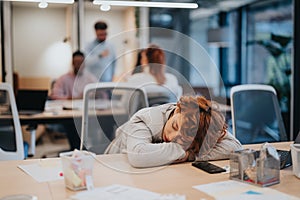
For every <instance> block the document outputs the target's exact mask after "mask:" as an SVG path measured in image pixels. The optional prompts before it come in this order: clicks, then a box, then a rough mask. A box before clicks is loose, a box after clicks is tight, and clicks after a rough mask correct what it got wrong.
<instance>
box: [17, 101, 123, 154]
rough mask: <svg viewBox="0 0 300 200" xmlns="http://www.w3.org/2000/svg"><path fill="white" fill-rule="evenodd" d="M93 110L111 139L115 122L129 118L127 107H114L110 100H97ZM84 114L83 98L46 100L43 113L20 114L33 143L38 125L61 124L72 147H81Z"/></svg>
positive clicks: (31, 147)
mask: <svg viewBox="0 0 300 200" xmlns="http://www.w3.org/2000/svg"><path fill="white" fill-rule="evenodd" d="M115 103H116V102H115ZM91 112H92V114H91V116H97V119H98V122H99V123H100V126H101V128H102V130H103V132H104V133H105V134H106V136H107V137H108V138H110V139H111V138H113V137H114V128H115V124H116V123H118V124H121V123H124V122H125V121H126V120H127V113H126V111H125V109H122V108H120V107H118V108H117V109H115V108H112V107H111V102H110V101H101V102H99V103H98V102H97V105H96V110H92V111H91ZM82 116H83V100H50V101H47V102H46V106H45V111H44V112H43V113H38V114H34V115H19V118H20V122H21V124H22V125H28V128H27V129H28V130H29V131H30V133H31V143H34V142H35V129H36V127H37V125H40V124H47V125H49V124H61V125H63V127H64V129H65V131H66V133H67V135H68V139H69V143H70V146H71V149H75V148H77V149H79V145H80V138H79V134H80V133H81V123H82ZM78 133H79V134H78ZM29 154H30V155H34V154H35V146H30V151H29Z"/></svg>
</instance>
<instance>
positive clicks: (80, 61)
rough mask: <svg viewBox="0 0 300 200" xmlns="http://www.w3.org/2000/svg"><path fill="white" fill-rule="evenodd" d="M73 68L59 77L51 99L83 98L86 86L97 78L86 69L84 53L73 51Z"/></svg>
mask: <svg viewBox="0 0 300 200" xmlns="http://www.w3.org/2000/svg"><path fill="white" fill-rule="evenodd" d="M72 58H73V61H72V64H73V70H72V71H70V72H68V73H67V74H64V75H62V76H61V77H59V78H58V79H57V80H56V81H55V83H54V85H53V89H52V93H51V95H50V97H51V99H82V98H83V91H84V87H85V86H86V85H87V84H89V83H96V82H97V79H96V77H94V76H93V75H92V74H90V73H89V72H87V71H86V70H85V69H84V67H85V66H84V54H83V53H82V52H80V51H76V52H74V53H73V57H72Z"/></svg>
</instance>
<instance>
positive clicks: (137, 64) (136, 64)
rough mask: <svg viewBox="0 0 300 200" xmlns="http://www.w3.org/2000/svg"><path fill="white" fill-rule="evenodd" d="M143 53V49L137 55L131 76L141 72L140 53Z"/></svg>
mask: <svg viewBox="0 0 300 200" xmlns="http://www.w3.org/2000/svg"><path fill="white" fill-rule="evenodd" d="M144 51H145V49H141V50H140V51H139V52H138V54H137V59H136V63H135V66H134V69H133V71H132V74H136V73H141V72H143V67H142V66H141V60H142V53H143V52H144Z"/></svg>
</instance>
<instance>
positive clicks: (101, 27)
mask: <svg viewBox="0 0 300 200" xmlns="http://www.w3.org/2000/svg"><path fill="white" fill-rule="evenodd" d="M94 28H95V30H106V29H107V24H106V23H105V22H103V21H98V22H96V23H95V25H94Z"/></svg>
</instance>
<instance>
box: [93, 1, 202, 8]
mask: <svg viewBox="0 0 300 200" xmlns="http://www.w3.org/2000/svg"><path fill="white" fill-rule="evenodd" d="M93 4H95V5H110V6H131V7H155V8H198V4H196V3H175V2H173V3H172V2H153V1H108V0H107V1H102V0H94V1H93Z"/></svg>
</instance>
